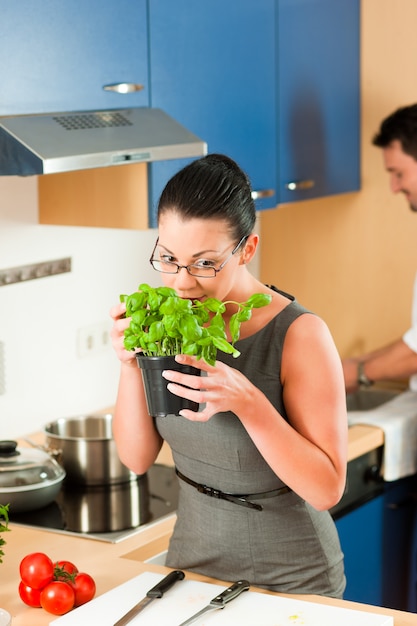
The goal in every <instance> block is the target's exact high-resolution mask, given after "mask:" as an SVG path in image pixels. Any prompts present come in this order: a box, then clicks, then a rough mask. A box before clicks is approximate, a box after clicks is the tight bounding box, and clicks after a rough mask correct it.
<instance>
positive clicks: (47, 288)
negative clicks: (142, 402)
mask: <svg viewBox="0 0 417 626" xmlns="http://www.w3.org/2000/svg"><path fill="white" fill-rule="evenodd" d="M115 210H119V207H115ZM155 237H156V231H155V230H149V231H127V230H113V229H97V228H75V227H61V226H43V225H39V224H38V223H37V178H36V177H28V178H19V177H0V269H6V268H9V267H15V266H19V265H25V264H28V263H37V262H42V261H48V260H53V259H58V258H61V257H62V258H63V257H67V256H70V257H72V271H71V272H70V273H67V274H61V275H57V276H51V277H47V278H41V279H37V280H32V281H28V282H24V283H17V284H13V285H7V286H2V287H0V342H2V343H3V344H4V354H5V359H4V365H5V367H4V370H5V371H4V377H5V392H4V393H3V394H1V395H0V438H1V439H10V438H15V437H17V436H19V435H22V434H24V433H30V432H32V431H34V430H37V429H39V428H40V427H41V426H42V425H43V424H45V423H46V422H47V421H48V420H50V419H55V418H57V417H64V416H70V415H77V414H80V413H85V412H89V411H94V410H96V409H99V408H102V407H106V406H109V405H112V404H114V401H115V396H116V390H117V382H118V373H119V362H118V360H117V358H116V356H115V355H114V353H113V350H112V348H111V347H109V348H108V349H107V350H104V351H103V352H101V353H99V354H96V355H91V356H87V357H85V358H79V357H78V354H77V331H78V329H80V328H83V327H85V326H89V325H94V324H97V323H102V322H106V321H108V323H109V328H110V327H111V320H110V317H109V314H108V312H109V309H110V307H111V306H112V305H113V304H115V303H116V302H118V298H119V294H120V293H131V292H133V291H135V290H136V288H137V286H138V285H139V283H141V282H149V283H151V284H158V283H159V279H158V276H157V274H156V273H155V272H154V271H153V270H152V268H151V267H150V265H149V263H148V259H149V255H150V252H151V251H152V247H153V243H154V241H155Z"/></svg>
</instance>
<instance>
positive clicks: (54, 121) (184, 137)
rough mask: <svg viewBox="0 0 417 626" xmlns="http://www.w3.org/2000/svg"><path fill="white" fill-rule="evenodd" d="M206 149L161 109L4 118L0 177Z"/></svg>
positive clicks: (1, 121) (0, 136)
mask: <svg viewBox="0 0 417 626" xmlns="http://www.w3.org/2000/svg"><path fill="white" fill-rule="evenodd" d="M206 153H207V145H206V143H205V142H204V141H202V140H201V139H200V138H199V137H196V135H193V134H192V133H191V132H190V131H188V130H187V129H186V128H184V127H183V126H181V125H180V124H179V123H178V122H176V121H175V120H174V119H172V118H171V117H169V116H168V115H167V114H166V113H164V112H163V111H161V110H160V109H151V108H145V107H137V108H131V109H116V110H108V111H79V112H72V113H56V114H47V115H19V116H15V117H3V118H1V117H0V176H12V175H21V176H28V175H32V174H55V173H57V172H69V171H72V170H85V169H90V168H95V167H109V166H113V165H123V164H126V163H138V162H147V161H163V160H167V159H177V158H186V157H197V156H202V155H204V154H206Z"/></svg>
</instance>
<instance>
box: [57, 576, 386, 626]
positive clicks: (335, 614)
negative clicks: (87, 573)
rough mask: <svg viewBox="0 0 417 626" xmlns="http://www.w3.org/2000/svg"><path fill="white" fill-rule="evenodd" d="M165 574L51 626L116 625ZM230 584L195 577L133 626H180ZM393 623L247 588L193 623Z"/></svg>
mask: <svg viewBox="0 0 417 626" xmlns="http://www.w3.org/2000/svg"><path fill="white" fill-rule="evenodd" d="M162 578H164V576H163V575H161V574H155V573H153V572H145V573H144V574H141V575H140V576H137V577H136V578H132V580H129V581H128V582H126V583H124V584H123V585H120V586H118V587H115V588H114V589H112V590H111V591H109V592H107V593H104V594H103V595H101V596H99V597H97V598H95V599H94V600H91V602H88V603H87V604H84V605H83V606H80V607H79V608H78V609H73V610H72V611H70V612H69V613H67V614H66V615H63V616H62V617H58V618H56V619H54V620H52V621H51V622H49V624H50V626H91V625H92V624H100V626H113V625H114V623H115V622H116V621H117V620H118V619H119V618H120V617H121V616H122V615H123V614H124V613H126V612H127V611H128V610H129V609H130V608H131V607H132V606H133V605H134V604H136V603H137V602H139V600H141V599H142V598H143V597H144V596H145V595H146V592H147V591H148V590H149V589H151V588H152V587H154V585H156V583H157V582H159V581H160V580H162ZM225 588H226V587H225V586H220V585H212V584H209V583H202V582H198V581H195V580H185V579H184V580H182V581H179V582H177V583H176V584H175V585H174V586H173V587H171V589H170V590H169V591H167V592H166V593H165V594H164V596H163V598H161V599H156V600H153V602H151V603H150V604H149V605H148V606H147V607H146V608H145V609H144V610H143V611H142V612H141V613H139V615H137V616H136V617H134V619H132V621H131V622H130V624H131V626H135V625H136V626H179V624H180V623H181V622H183V621H185V620H186V619H187V618H188V617H190V616H191V615H193V613H196V612H197V611H199V610H200V609H202V608H203V607H204V606H206V605H207V604H208V603H209V602H210V600H212V599H213V598H214V597H215V596H216V595H217V594H218V593H219V592H221V591H224V589H225ZM221 624H223V625H227V626H235V625H236V626H254V624H257V625H259V626H352V624H354V625H355V626H394V620H393V618H392V617H390V616H387V615H379V614H377V613H364V612H362V611H354V610H351V609H342V608H337V607H334V606H328V605H324V604H315V603H313V602H305V601H302V600H294V599H292V598H291V599H289V598H282V597H280V596H276V595H266V594H263V593H257V592H251V591H244V592H243V593H242V594H241V595H240V596H239V597H237V598H236V599H235V600H232V601H231V602H230V603H229V604H227V605H226V607H225V608H224V609H219V610H216V611H210V612H209V613H206V614H205V615H203V616H202V617H201V618H200V619H199V620H198V621H196V622H195V626H221Z"/></svg>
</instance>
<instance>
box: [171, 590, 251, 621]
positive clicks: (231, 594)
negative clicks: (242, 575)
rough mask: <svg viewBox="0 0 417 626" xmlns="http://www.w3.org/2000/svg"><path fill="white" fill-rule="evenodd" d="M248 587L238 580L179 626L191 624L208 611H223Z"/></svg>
mask: <svg viewBox="0 0 417 626" xmlns="http://www.w3.org/2000/svg"><path fill="white" fill-rule="evenodd" d="M249 587H250V583H248V581H247V580H238V581H237V582H236V583H234V584H233V585H231V587H228V588H227V589H225V590H224V591H222V593H220V594H219V595H218V596H216V597H215V598H213V600H210V603H209V604H208V605H207V606H205V607H204V608H203V609H201V611H198V612H197V613H194V615H192V616H191V617H189V618H188V619H187V620H185V622H181V624H180V625H179V626H188V624H192V623H193V622H195V621H196V620H197V619H198V618H199V617H200V616H201V615H203V614H204V613H207V612H208V611H214V610H215V609H224V607H225V606H226V604H227V603H228V602H231V600H234V599H235V598H237V597H238V596H240V594H241V593H242V591H247V590H248V589H249Z"/></svg>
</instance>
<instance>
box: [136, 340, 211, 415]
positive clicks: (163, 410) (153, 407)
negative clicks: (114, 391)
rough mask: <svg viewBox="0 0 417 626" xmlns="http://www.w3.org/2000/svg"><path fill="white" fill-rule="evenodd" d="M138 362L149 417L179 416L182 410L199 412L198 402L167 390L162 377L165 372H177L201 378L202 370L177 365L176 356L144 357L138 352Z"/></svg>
mask: <svg viewBox="0 0 417 626" xmlns="http://www.w3.org/2000/svg"><path fill="white" fill-rule="evenodd" d="M136 361H137V364H138V367H139V368H140V370H141V373H142V378H143V385H144V387H145V395H146V403H147V405H148V412H149V415H152V417H166V416H167V415H179V412H180V410H181V409H191V410H192V411H198V402H192V401H191V400H187V399H186V398H180V397H179V396H176V395H174V394H173V393H171V392H170V391H169V390H168V389H167V385H168V382H169V381H167V380H165V378H164V377H163V376H162V372H163V371H164V370H177V371H180V372H184V374H193V375H194V376H200V374H201V370H199V369H198V368H196V367H192V366H191V365H182V364H181V363H177V362H176V360H175V357H174V356H144V355H143V354H142V353H140V352H138V353H137V354H136Z"/></svg>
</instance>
